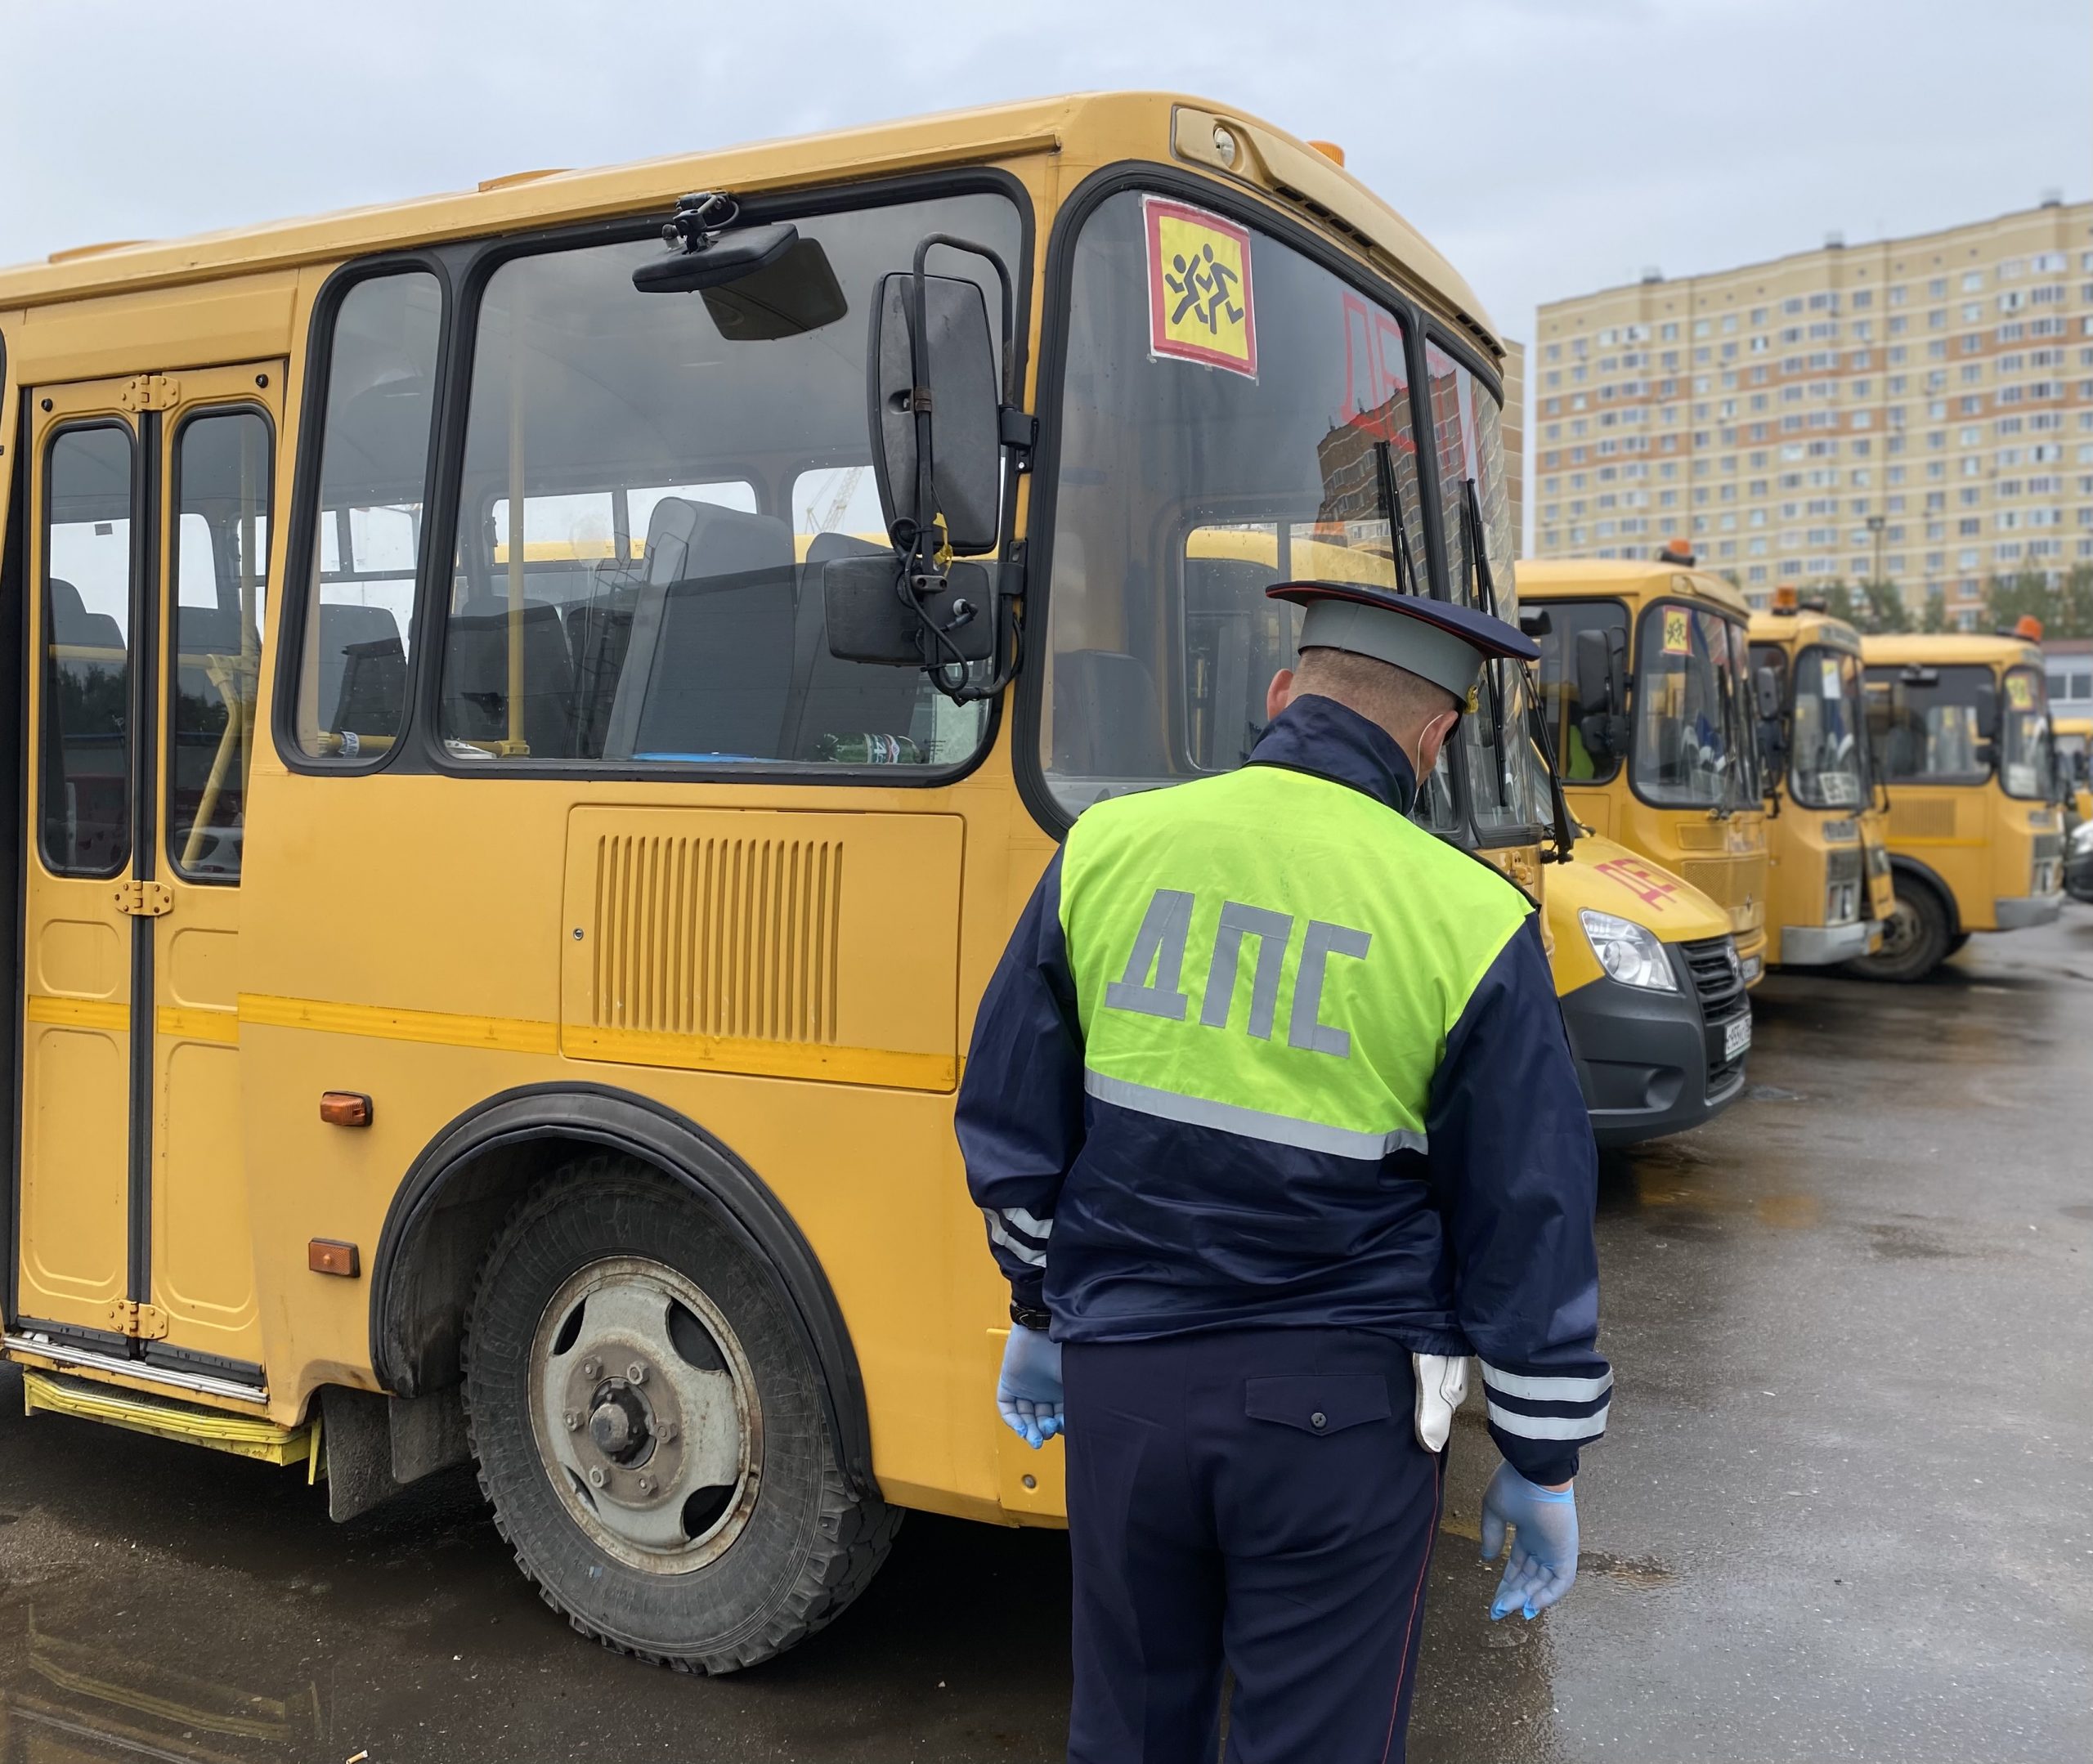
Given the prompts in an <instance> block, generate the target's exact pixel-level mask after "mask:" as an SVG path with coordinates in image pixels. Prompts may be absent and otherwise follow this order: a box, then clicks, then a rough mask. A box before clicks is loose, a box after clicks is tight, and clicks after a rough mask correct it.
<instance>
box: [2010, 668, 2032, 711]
mask: <svg viewBox="0 0 2093 1764" xmlns="http://www.w3.org/2000/svg"><path fill="white" fill-rule="evenodd" d="M2006 703H2008V704H2009V705H2012V706H2013V708H2014V709H2015V710H2033V709H2034V708H2035V689H2034V688H2033V687H2031V686H2030V685H2029V684H2028V676H2027V675H2026V674H2008V675H2006Z"/></svg>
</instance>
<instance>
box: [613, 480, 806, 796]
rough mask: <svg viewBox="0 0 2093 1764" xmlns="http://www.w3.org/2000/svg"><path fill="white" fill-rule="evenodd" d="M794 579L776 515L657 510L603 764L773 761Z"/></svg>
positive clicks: (784, 530) (672, 506)
mask: <svg viewBox="0 0 2093 1764" xmlns="http://www.w3.org/2000/svg"><path fill="white" fill-rule="evenodd" d="M795 575H796V572H795V568H794V564H793V559H792V533H791V528H790V527H789V526H787V524H786V523H785V522H783V521H782V520H779V519H778V518H777V517H774V516H771V515H760V514H745V513H742V511H741V510H739V509H737V508H719V507H717V506H716V505H715V504H710V503H697V502H691V501H688V500H686V499H684V498H683V497H680V496H665V497H663V498H662V499H661V501H660V502H658V503H657V504H655V505H654V512H653V513H652V516H651V517H649V519H648V523H647V559H646V580H645V581H644V583H643V584H642V585H641V587H640V589H639V594H638V598H637V600H636V602H635V604H634V608H633V612H632V623H631V632H630V653H629V655H628V656H627V658H626V660H625V665H624V667H623V668H621V669H620V671H619V675H618V683H617V689H616V696H615V697H614V698H613V699H612V705H611V713H610V719H609V726H608V728H607V731H606V734H605V740H604V745H603V752H604V754H605V756H606V757H607V758H610V759H634V758H638V757H643V756H648V755H655V756H661V757H670V756H674V757H678V758H681V757H684V756H691V757H702V756H709V755H715V754H716V755H719V756H721V757H725V758H733V759H776V758H777V757H778V741H779V736H780V735H781V733H782V719H783V715H784V710H785V704H786V701H787V697H788V696H790V687H791V669H792V638H793V627H794V607H793V599H794V593H793V590H794V587H795Z"/></svg>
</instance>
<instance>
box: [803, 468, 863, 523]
mask: <svg viewBox="0 0 2093 1764" xmlns="http://www.w3.org/2000/svg"><path fill="white" fill-rule="evenodd" d="M866 470H867V468H865V467H863V466H861V465H854V466H846V467H845V468H844V469H843V470H842V471H841V472H839V473H838V474H837V476H836V490H835V493H834V494H833V495H831V496H830V498H829V499H828V500H827V502H826V503H824V504H822V506H821V507H820V508H818V509H817V508H815V507H814V505H813V504H812V503H809V504H807V531H809V532H810V533H832V532H834V531H836V522H838V521H840V520H841V519H842V518H843V511H844V510H845V508H849V506H850V499H851V498H852V497H853V496H854V495H857V494H858V483H859V481H861V480H862V479H863V477H864V475H865V472H866Z"/></svg>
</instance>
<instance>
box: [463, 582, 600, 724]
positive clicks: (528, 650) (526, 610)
mask: <svg viewBox="0 0 2093 1764" xmlns="http://www.w3.org/2000/svg"><path fill="white" fill-rule="evenodd" d="M522 642H523V682H524V685H523V706H522V710H523V717H522V730H521V732H522V736H523V740H524V741H525V743H526V744H527V745H528V747H529V748H530V750H531V754H532V756H533V757H535V758H538V759H567V758H569V757H570V756H571V754H573V752H574V709H575V706H574V665H573V662H572V660H571V658H570V656H569V655H568V653H567V632H566V629H565V625H564V621H563V620H562V619H561V617H560V609H559V608H558V607H556V606H554V604H553V603H552V602H549V601H543V600H527V601H526V602H524V603H523V613H522ZM442 728H443V732H444V735H445V736H446V738H447V739H450V740H453V741H504V740H506V739H507V738H508V736H509V602H508V599H507V598H506V597H505V596H503V595H500V594H481V595H477V596H475V597H474V598H473V599H471V600H468V601H467V602H465V604H464V606H462V607H459V609H458V610H457V611H455V612H454V613H452V614H451V616H450V624H449V625H447V626H446V628H445V631H444V657H443V715H442Z"/></svg>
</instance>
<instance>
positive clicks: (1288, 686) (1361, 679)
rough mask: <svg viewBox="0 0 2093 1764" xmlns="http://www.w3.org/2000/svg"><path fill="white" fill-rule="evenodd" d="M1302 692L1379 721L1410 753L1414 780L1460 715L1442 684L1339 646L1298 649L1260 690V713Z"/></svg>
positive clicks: (1273, 711) (1272, 713) (1433, 761)
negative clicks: (1294, 661)
mask: <svg viewBox="0 0 2093 1764" xmlns="http://www.w3.org/2000/svg"><path fill="white" fill-rule="evenodd" d="M1304 693H1313V694H1314V695H1315V696H1316V697H1318V698H1333V699H1335V700H1336V701H1338V703H1339V704H1341V705H1344V706H1345V707H1346V708H1347V710H1356V711H1357V712H1358V713H1359V714H1360V716H1362V717H1364V718H1365V719H1366V720H1367V721H1368V722H1369V723H1378V724H1380V726H1381V727H1382V728H1384V729H1386V730H1387V732H1388V733H1389V734H1390V735H1392V736H1394V737H1395V739H1396V745H1397V746H1399V747H1401V749H1402V750H1403V751H1404V752H1405V754H1408V755H1409V756H1410V763H1411V765H1413V766H1414V767H1415V768H1416V769H1417V775H1418V777H1420V778H1423V777H1428V776H1430V774H1431V772H1432V768H1433V767H1434V766H1436V765H1437V764H1438V763H1439V750H1440V749H1441V747H1443V746H1444V745H1445V743H1446V737H1447V736H1449V735H1450V734H1452V733H1453V732H1454V724H1455V723H1458V722H1459V720H1460V715H1461V705H1460V701H1459V699H1457V698H1455V697H1454V695H1453V694H1452V693H1451V692H1448V691H1447V690H1446V688H1445V687H1443V686H1435V685H1434V684H1432V682H1431V681H1429V680H1427V679H1426V678H1423V676H1422V675H1420V674H1412V673H1411V672H1410V669H1407V668H1398V667H1396V666H1395V665H1393V664H1392V663H1390V662H1386V661H1377V660H1374V658H1373V657H1372V656H1360V655H1355V654H1354V653H1352V651H1350V650H1345V649H1327V648H1322V647H1314V648H1307V649H1303V650H1302V651H1301V662H1300V665H1299V666H1297V667H1293V668H1281V669H1280V670H1279V672H1278V673H1277V674H1274V675H1273V676H1272V683H1271V687H1269V688H1268V689H1267V690H1266V694H1265V715H1266V718H1267V719H1270V718H1272V717H1276V716H1277V715H1278V714H1280V712H1281V711H1282V710H1285V709H1286V707H1287V706H1288V705H1290V704H1291V703H1293V701H1294V700H1295V699H1297V698H1298V697H1300V696H1302V695H1303V694H1304Z"/></svg>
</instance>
